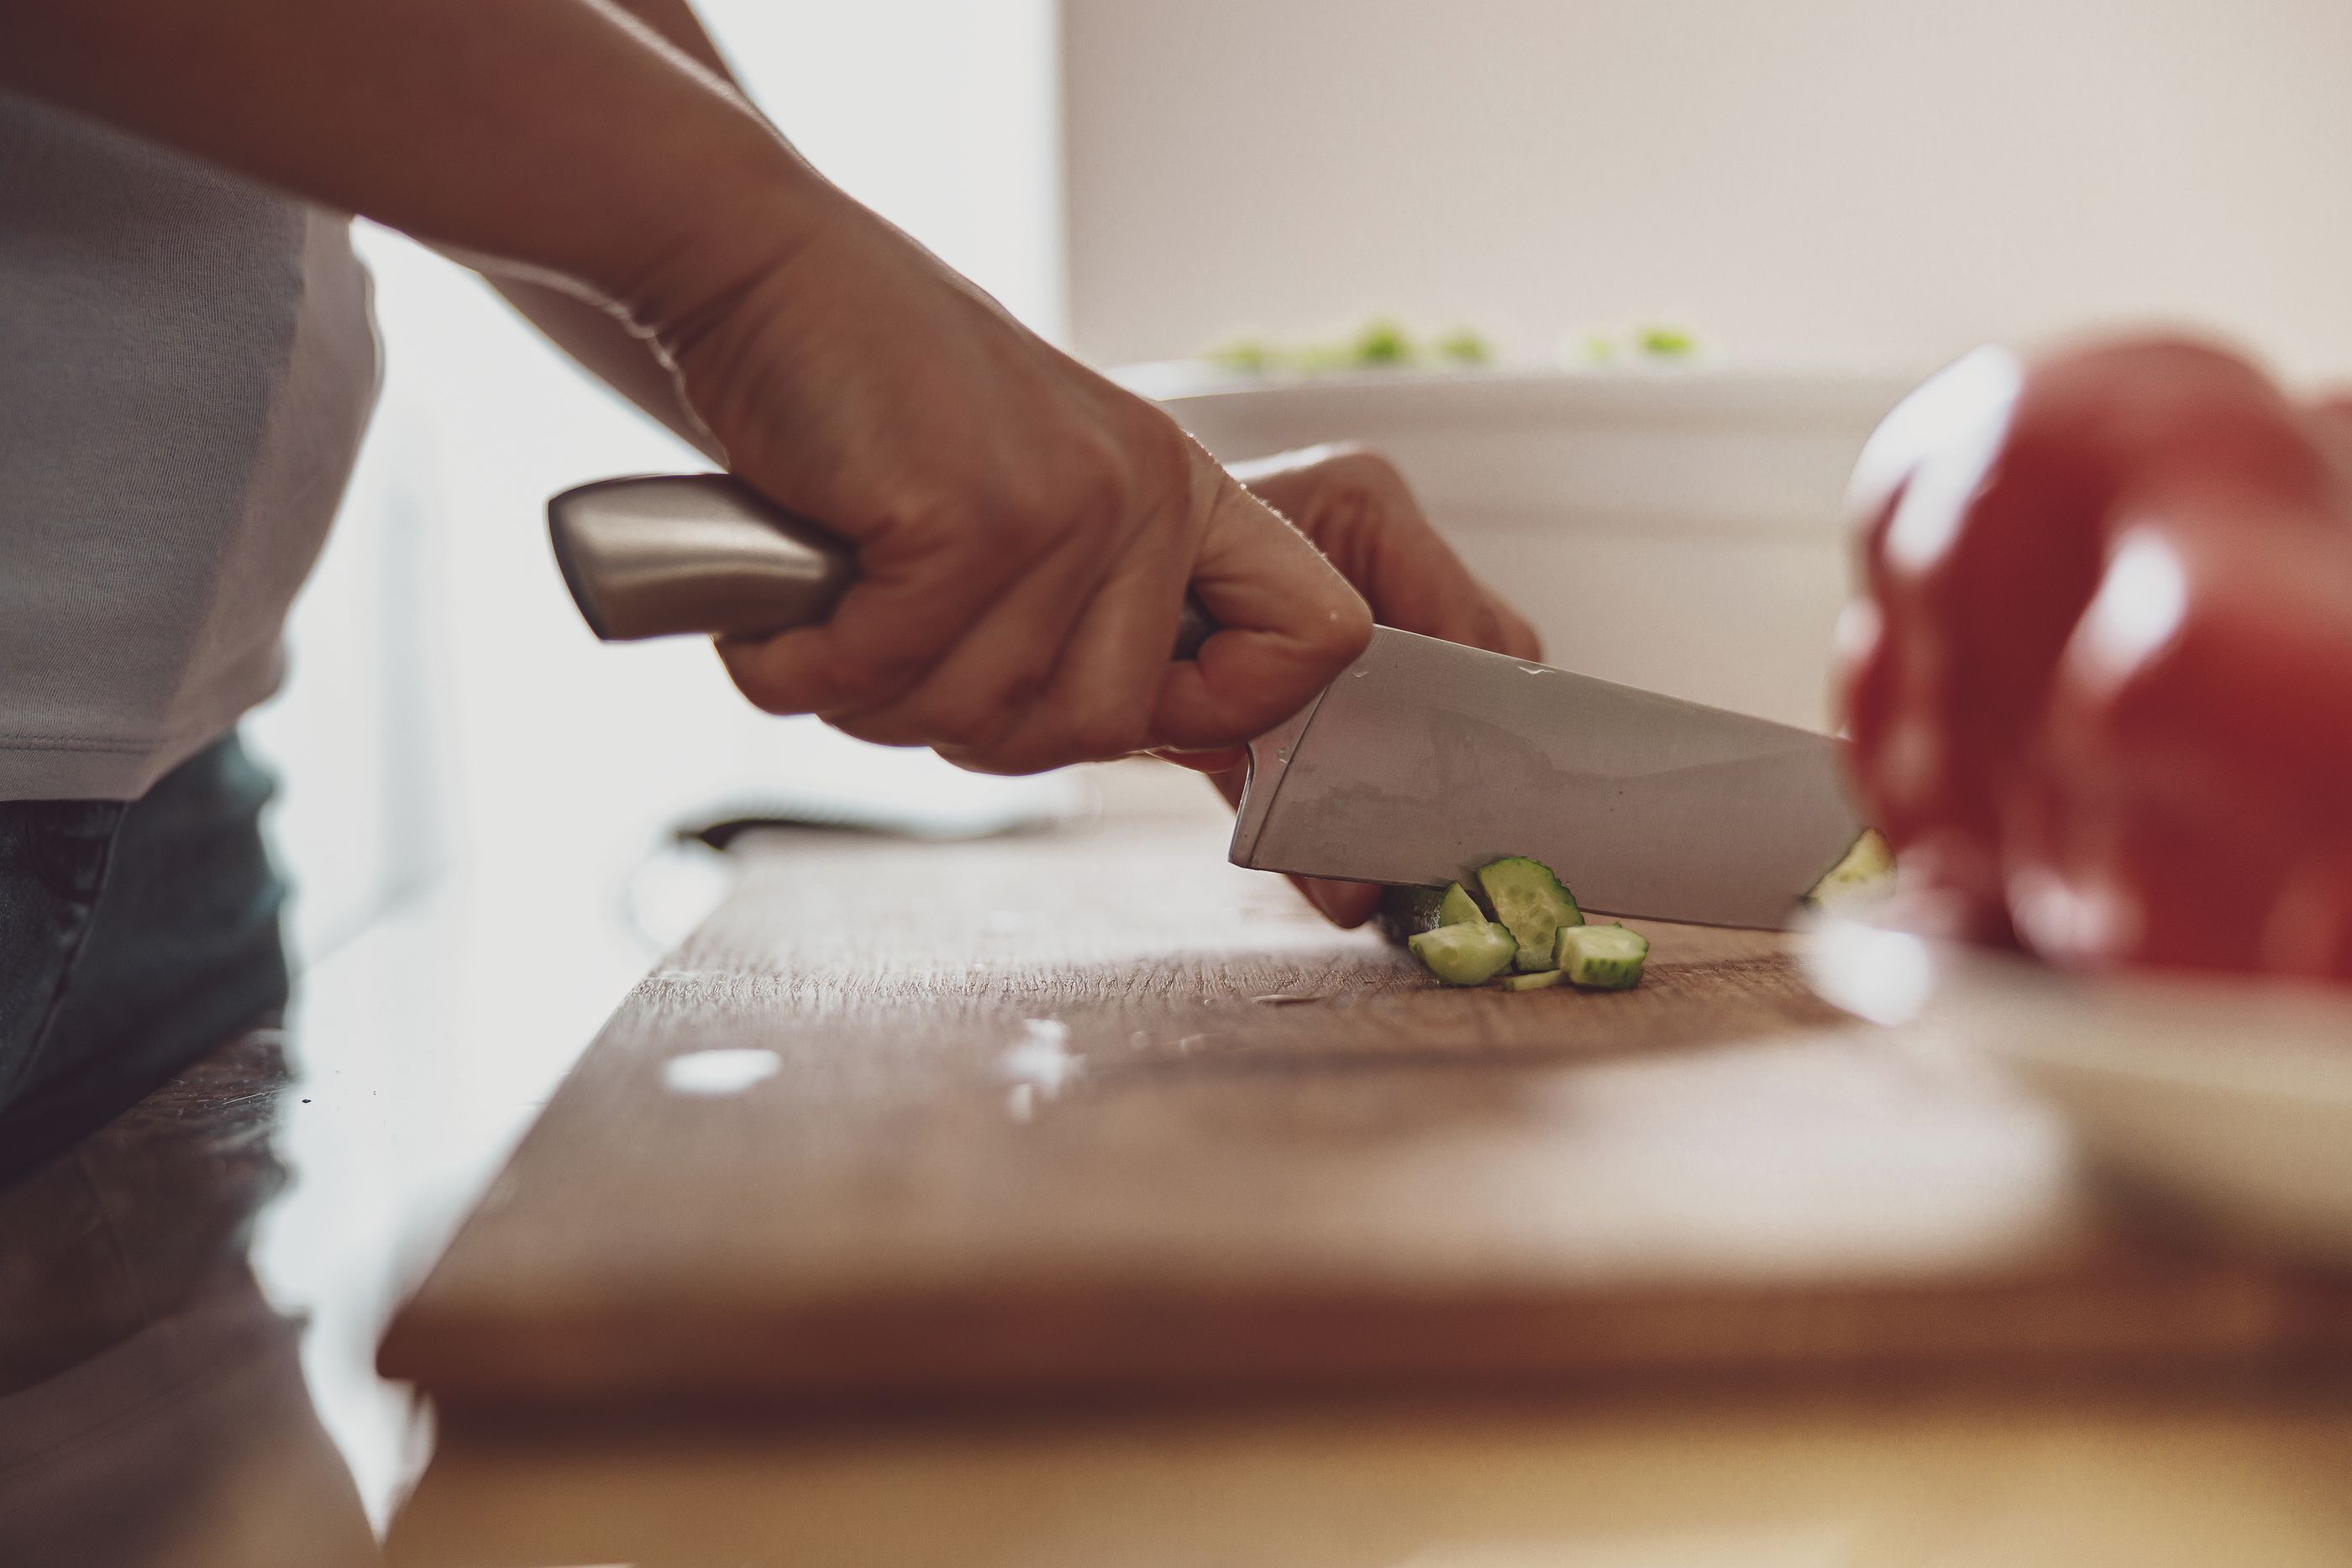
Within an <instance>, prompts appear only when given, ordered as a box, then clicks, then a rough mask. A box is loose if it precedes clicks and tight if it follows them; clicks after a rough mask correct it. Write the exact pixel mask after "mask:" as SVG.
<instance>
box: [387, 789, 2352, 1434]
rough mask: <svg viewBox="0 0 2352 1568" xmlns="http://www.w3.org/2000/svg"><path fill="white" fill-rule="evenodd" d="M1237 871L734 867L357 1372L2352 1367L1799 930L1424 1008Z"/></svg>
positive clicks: (1409, 969)
mask: <svg viewBox="0 0 2352 1568" xmlns="http://www.w3.org/2000/svg"><path fill="white" fill-rule="evenodd" d="M1224 831H1225V827H1224V824H1223V822H1222V821H1218V820H1217V819H1215V818H1213V817H1211V816H1207V815H1204V814H1193V813H1186V814H1182V815H1180V816H1177V817H1173V818H1143V819H1127V818H1121V817H1117V816H1114V817H1111V818H1109V819H1108V820H1106V821H1100V822H1097V823H1096V824H1094V825H1091V826H1089V827H1086V828H1083V829H1076V830H1070V831H1063V832H1060V833H1057V834H1054V835H1048V836H1040V837H1031V838H1013V839H1001V840H996V841H989V842H982V843H973V844H961V845H952V846H937V845H920V844H913V843H902V842H893V841H880V840H875V839H868V838H856V837H849V836H844V835H828V834H820V833H813V832H811V833H776V834H770V835H763V836H760V837H757V838H754V839H748V840H745V841H741V842H740V847H739V849H738V850H737V854H738V855H739V856H740V858H741V860H742V862H743V867H742V872H741V875H740V882H739V883H738V885H737V887H736V889H735V891H734V893H733V894H732V896H731V897H730V900H729V901H728V902H727V903H726V904H725V905H724V906H723V907H722V908H721V909H720V910H719V912H718V914H717V915H715V916H714V917H713V918H712V919H711V920H710V921H709V922H708V923H707V925H705V926H704V927H703V928H702V929H701V930H700V931H699V932H698V934H697V935H696V936H694V937H693V938H692V939H691V940H689V941H688V943H687V944H686V945H685V946H684V947H683V948H682V949H681V950H680V951H679V952H677V954H676V955H674V956H672V957H671V958H670V959H669V960H668V961H667V963H665V964H664V965H663V966H662V967H660V968H658V969H657V970H656V972H655V973H653V974H652V975H651V976H649V977H647V978H646V981H645V982H644V983H643V984H642V985H641V986H639V987H638V988H637V989H636V990H635V992H634V993H633V994H632V995H631V996H630V997H629V998H628V999H627V1001H626V1002H625V1004H624V1006H623V1007H622V1008H621V1009H620V1011H619V1012H618V1013H617V1014H616V1015H615V1017H614V1019H613V1020H612V1022H611V1024H610V1025H609V1026H608V1027H607V1028H606V1030H604V1033H603V1035H602V1036H601V1037H600V1038H599V1039H598V1040H597V1041H596V1042H595V1043H594V1045H593V1047H592V1048H591V1049H590V1050H589V1051H588V1053H587V1054H586V1056H585V1057H584V1058H583V1061H582V1062H581V1064H580V1066H579V1067H578V1069H577V1070H576V1071H574V1072H573V1073H572V1076H571V1078H570V1079H569V1080H568V1081H567V1082H565V1083H564V1084H563V1085H562V1088H561V1090H560V1091H559V1092H558V1093H557V1094H556V1096H555V1097H554V1099H553V1101H552V1102H551V1103H550V1104H549V1106H548V1107H547V1110H546V1113H545V1114H544V1115H543V1116H542V1118H541V1121H540V1123H539V1124H538V1125H537V1126H536V1127H535V1128H534V1129H533V1131H532V1132H531V1133H530V1135H529V1136H528V1137H527V1139H526V1140H525V1141H524V1143H523V1144H522V1145H521V1146H520V1149H519V1150H518V1152H517V1153H516V1155H515V1156H514V1158H513V1160H512V1162H511V1164H510V1165H509V1168H508V1169H507V1171H506V1172H505V1173H504V1175H503V1176H501V1177H500V1178H499V1180H498V1182H497V1183H496V1184H495V1185H494V1186H493V1187H492V1189H491V1190H490V1192H489V1193H488V1196H487V1197H485V1198H484V1200H483V1202H482V1204H481V1206H480V1207H479V1209H478V1212H476V1213H475V1214H474V1215H473V1217H472V1218H471V1219H470V1220H469V1221H468V1222H467V1225H466V1226H465V1228H464V1229H463V1230H462V1232H461V1233H460V1234H459V1236H458V1237H457V1239H456V1241H455V1242H454V1243H453V1244H452V1246H451V1248H450V1249H449V1251H448V1253H447V1255H446V1257H445V1258H444V1259H443V1260H442V1261H441V1262H440V1264H439V1266H438V1267H437V1268H436V1270H434V1271H433V1273H432V1275H431V1277H430V1278H429V1279H428V1280H427V1281H426V1282H425V1285H424V1287H423V1288H422V1290H421V1291H419V1293H418V1294H417V1295H416V1297H415V1299H414V1300H413V1301H411V1302H410V1303H409V1304H408V1305H407V1307H406V1308H405V1309H404V1311H403V1312H401V1314H400V1315H399V1317H398V1319H397V1320H396V1322H394V1325H393V1327H392V1330H391V1332H390V1333H389V1335H388V1336H387V1338H386V1339H385V1341H384V1343H383V1349H382V1354H381V1364H382V1367H383V1371H384V1372H385V1374H386V1375H391V1376H394V1377H400V1378H406V1379H413V1380H415V1381H416V1382H418V1383H419V1384H421V1385H424V1386H425V1388H426V1389H427V1390H428V1391H430V1392H431V1393H433V1394H434V1395H436V1396H437V1397H438V1398H439V1399H440V1400H442V1401H443V1402H444V1404H445V1405H453V1406H508V1405H516V1406H534V1405H536V1406H546V1405H572V1404H579V1403H590V1404H593V1403H599V1402H615V1401H617V1402H625V1403H632V1404H636V1403H645V1402H656V1403H659V1402H665V1401H673V1400H675V1401H686V1402H707V1401H712V1400H720V1401H743V1402H751V1403H757V1404H763V1405H769V1406H774V1405H778V1404H785V1405H792V1404H824V1405H832V1404H836V1403H839V1402H843V1401H847V1402H852V1403H856V1402H859V1401H870V1400H902V1399H915V1400H921V1399H926V1398H931V1397H940V1398H955V1399H959V1400H963V1401H969V1400H971V1398H974V1397H976V1396H1011V1397H1026V1396H1039V1395H1045V1396H1067V1395H1073V1394H1096V1393H1104V1392H1111V1393H1125V1394H1137V1393H1140V1394H1150V1395H1157V1394H1170V1393H1173V1394H1186V1395H1189V1394H1193V1393H1198V1392H1202V1391H1207V1390H1217V1391H1231V1390H1234V1389H1263V1388H1270V1387H1283V1386H1298V1385H1339V1386H1346V1387H1362V1386H1367V1385H1381V1384H1390V1383H1420V1384H1427V1383H1431V1382H1436V1383H1450V1382H1461V1381H1474V1382H1492V1381H1502V1382H1517V1381H1522V1380H1525V1379H1528V1378H1548V1379H1558V1378H1580V1377H1594V1378H1605V1379H1624V1378H1643V1377H1657V1376H1676V1377H1680V1376H1688V1375H1723V1374H1739V1375H1747V1374H1753V1373H1758V1372H1764V1373H1783V1374H1785V1373H1790V1372H1805V1373H1826V1372H1854V1371H1868V1372H1871V1373H1873V1375H1884V1374H1885V1372H1886V1371H1887V1369H1890V1368H1897V1367H1906V1366H1910V1367H1923V1368H1925V1367H1943V1368H1947V1369H1948V1368H1950V1367H1953V1366H1969V1367H1990V1368H2008V1369H2048V1368H2052V1367H2062V1366H2063V1367H2065V1368H2068V1369H2070V1370H2074V1371H2082V1370H2084V1369H2089V1370H2093V1371H2096V1370H2098V1369H2101V1368H2106V1369H2111V1370H2116V1371H2119V1372H2130V1371H2134V1370H2137V1369H2142V1368H2146V1367H2147V1366H2149V1365H2152V1364H2162V1365H2165V1366H2168V1367H2174V1368H2181V1367H2189V1368H2196V1367H2203V1366H2236V1367H2243V1366H2247V1365H2251V1364H2272V1365H2275V1364H2280V1363H2283V1362H2284V1363H2288V1364H2295V1365H2301V1364H2305V1363H2306V1362H2311V1361H2315V1360H2318V1359H2326V1358H2334V1357H2336V1356H2338V1355H2339V1354H2341V1353H2342V1352H2343V1351H2344V1350H2345V1349H2346V1348H2347V1346H2352V1312H2347V1304H2352V1298H2347V1294H2346V1293H2345V1292H2344V1291H2342V1290H2341V1289H2339V1288H2337V1287H2334V1286H2330V1285H2327V1284H2325V1283H2323V1282H2320V1281H2314V1280H2309V1279H2305V1278H2300V1277H2297V1276H2294V1275H2293V1274H2290V1273H2287V1272H2284V1271H2281V1270H2273V1269H2271V1268H2269V1267H2267V1266H2263V1265H2260V1264H2255V1263H2250V1262H2231V1261H2225V1260H2213V1259H2208V1258H2204V1257H2200V1256H2198V1255H2196V1254H2193V1253H2189V1252H2186V1251H2173V1250H2169V1249H2164V1248H2161V1247H2158V1246H2157V1245H2155V1244H2152V1243H2148V1242H2142V1241H2137V1240H2132V1239H2126V1238H2125V1237H2123V1236H2121V1235H2118V1234H2116V1233H2115V1232H2114V1231H2113V1230H2112V1228H2110V1227H2109V1226H2108V1224H2107V1223H2106V1222H2105V1220H2104V1219H2103V1218H2101V1216H2100V1214H2099V1212H2098V1211H2097V1209H2096V1208H2095V1205H2094V1204H2093V1203H2092V1201H2091V1199H2090V1197H2089V1196H2088V1195H2087V1194H2086V1192H2085V1189H2084V1183H2083V1181H2082V1180H2081V1178H2080V1177H2079V1176H2078V1174H2077V1173H2076V1171H2075V1169H2074V1165H2073V1162H2072V1158H2071V1155H2070V1153H2069V1149H2068V1146H2067V1144H2066V1140H2065V1138H2064V1136H2063V1131H2062V1129H2061V1128H2060V1127H2059V1125H2058V1124H2056V1123H2055V1122H2054V1121H2053V1119H2052V1118H2051V1117H2050V1116H2049V1115H2047V1114H2046V1113H2044V1112H2042V1110H2040V1109H2039V1108H2038V1107H2036V1106H2035V1105H2034V1104H2032V1103H2030V1102H2028V1101H2026V1100H2024V1099H2022V1098H2021V1097H2020V1096H2019V1095H2018V1094H2017V1093H2016V1092H2013V1091H2012V1090H2011V1089H2010V1088H2009V1087H2008V1086H2007V1085H2006V1084H2005V1083H2004V1082H2002V1081H2001V1080H2000V1079H1999V1078H1998V1077H1997V1076H1995V1075H1994V1074H1992V1073H1991V1072H1990V1071H1988V1070H1986V1069H1985V1068H1983V1067H1982V1066H1980V1065H1979V1063H1978V1062H1977V1061H1975V1060H1974V1059H1973V1058H1972V1057H1971V1056H1970V1055H1969V1053H1968V1051H1966V1049H1965V1042H1952V1041H1947V1040H1929V1039H1923V1038H1916V1037H1907V1036H1905V1035H1902V1034H1899V1033H1891V1032H1888V1031H1884V1030H1874V1029H1871V1028H1867V1027H1864V1026H1861V1025H1858V1024H1853V1023H1850V1022H1846V1021H1843V1020H1841V1019H1839V1018H1838V1017H1837V1016H1836V1015H1834V1014H1832V1012H1831V1011H1830V1010H1829V1009H1827V1008H1825V1007H1824V1006H1823V1005H1822V1004H1821V1003H1819V1002H1818V1001H1816V1000H1815V999H1813V998H1811V996H1810V995H1809V994H1808V993H1807V991H1806V990H1805V988H1804V987H1803V985H1802V983H1801V978H1800V977H1799V976H1798V974H1797V972H1796V970H1795V968H1794V966H1793V965H1792V963H1791V960H1790V956H1789V955H1788V954H1787V953H1786V952H1785V951H1784V946H1783V940H1782V939H1781V938H1779V937H1776V936H1765V935H1759V934H1747V933H1728V932H1719V931H1706V930H1700V929H1696V928H1688V927H1670V926H1651V927H1648V928H1647V929H1648V930H1649V934H1650V935H1651V936H1652V938H1653V941H1654V955H1653V961H1652V967H1651V970H1650V974H1649V977H1648V978H1647V979H1646V981H1645V982H1644V983H1643V987H1642V988H1640V989H1639V990H1637V991H1634V992H1631V993H1627V994H1622V995H1614V996H1603V995H1584V994H1579V993H1575V992H1572V991H1569V990H1566V989H1564V988H1563V989H1555V990H1550V991H1540V992H1534V993H1528V994H1509V993H1502V992H1488V991H1479V992H1459V991H1448V990H1444V989H1441V988H1435V987H1433V986H1432V985H1431V984H1430V983H1428V981H1427V980H1426V979H1425V977H1423V976H1422V975H1421V974H1420V973H1419V972H1418V970H1417V969H1416V967H1414V966H1413V965H1412V964H1411V962H1410V961H1409V960H1407V959H1406V958H1404V957H1402V956H1400V955H1399V954H1397V953H1396V952H1394V951H1392V950H1391V949H1390V948H1388V947H1386V946H1384V945H1383V944H1382V943H1381V941H1380V940H1378V939H1377V938H1376V937H1374V936H1370V935H1368V934H1362V933H1358V934H1341V933H1337V932H1333V931H1330V930H1329V929H1328V928H1327V927H1325V926H1324V925H1321V924H1320V922H1319V921H1318V920H1317V919H1316V918H1315V917H1314V916H1313V915H1310V914H1309V913H1308V912H1307V911H1306V909H1305V908H1304V906H1303V904H1300V903H1299V902H1298V901H1297V899H1296V898H1295V896H1294V895H1293V894H1291V893H1290V892H1289V890H1288V889H1287V888H1286V887H1285V886H1284V885H1283V884H1282V883H1280V882H1278V881H1277V880H1276V879H1274V878H1271V877H1265V876H1261V875H1257V874H1255V873H1244V872H1240V871H1236V870H1234V868H1232V867H1230V866H1228V865H1226V864H1225V863H1224V862H1223V834H1224Z"/></svg>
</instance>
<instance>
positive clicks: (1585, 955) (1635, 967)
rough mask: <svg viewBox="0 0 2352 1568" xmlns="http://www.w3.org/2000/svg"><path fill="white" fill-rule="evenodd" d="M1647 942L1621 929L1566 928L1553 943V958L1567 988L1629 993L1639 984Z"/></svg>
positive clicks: (1601, 927) (1644, 938) (1586, 926)
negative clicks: (1567, 981)
mask: <svg viewBox="0 0 2352 1568" xmlns="http://www.w3.org/2000/svg"><path fill="white" fill-rule="evenodd" d="M1649 956H1650V939H1649V938H1648V937H1646V936H1640V935H1638V934H1636V933H1634V932H1632V931H1628V930H1626V929H1625V928H1624V927H1623V926H1622V925H1568V926H1562V927H1561V928H1560V932H1559V936H1558V937H1557V938H1555V941H1554V946H1553V957H1554V959H1555V961H1556V962H1558V964H1559V971H1560V973H1561V974H1563V975H1566V976H1567V977H1568V979H1569V983H1570V985H1576V986H1583V987H1586V988H1589V989H1591V990H1596V991H1625V990H1631V989H1633V988H1634V987H1635V986H1638V985H1640V984H1641V983H1642V965H1643V962H1644V961H1646V960H1647V959H1648V958H1649Z"/></svg>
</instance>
